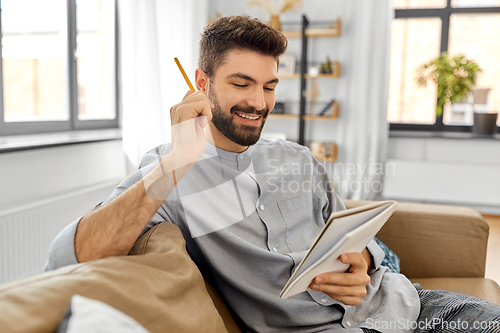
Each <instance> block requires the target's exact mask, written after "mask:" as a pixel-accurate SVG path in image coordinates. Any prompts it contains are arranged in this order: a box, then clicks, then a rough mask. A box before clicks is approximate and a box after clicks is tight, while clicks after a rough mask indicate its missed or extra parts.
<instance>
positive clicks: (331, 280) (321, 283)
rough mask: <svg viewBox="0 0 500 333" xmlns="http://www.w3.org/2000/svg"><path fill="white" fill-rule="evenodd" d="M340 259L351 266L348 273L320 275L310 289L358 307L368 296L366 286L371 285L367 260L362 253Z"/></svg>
mask: <svg viewBox="0 0 500 333" xmlns="http://www.w3.org/2000/svg"><path fill="white" fill-rule="evenodd" d="M339 259H340V261H342V262H343V263H345V264H348V265H350V267H349V270H348V272H346V273H324V274H320V275H318V276H316V277H315V278H314V280H313V282H312V283H311V284H310V286H309V287H310V288H311V289H312V290H317V291H322V292H324V293H326V294H328V295H329V296H330V297H332V298H334V299H336V300H338V301H340V302H342V303H344V304H347V305H357V304H359V302H361V299H362V298H363V297H364V296H365V295H366V293H367V291H366V286H368V285H369V284H370V277H369V276H368V274H367V263H366V260H365V259H364V258H363V256H362V255H361V254H360V253H344V254H342V255H341V256H340V258H339Z"/></svg>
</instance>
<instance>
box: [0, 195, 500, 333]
mask: <svg viewBox="0 0 500 333" xmlns="http://www.w3.org/2000/svg"><path fill="white" fill-rule="evenodd" d="M366 203H369V202H368V201H351V200H345V204H346V206H347V207H348V208H351V207H355V206H358V205H363V204H366ZM488 232H489V228H488V224H487V223H486V221H485V220H484V219H483V217H482V216H481V215H480V214H479V213H478V212H476V211H474V210H472V209H468V208H462V207H451V206H438V205H428V204H410V203H400V204H399V205H398V207H397V209H396V211H395V212H394V213H393V215H392V216H391V218H390V219H389V220H388V221H387V223H386V224H385V226H384V227H383V228H382V229H381V230H380V232H379V233H378V234H377V238H379V239H380V240H381V241H382V242H384V243H385V244H386V245H388V246H389V247H390V248H391V249H392V250H393V251H394V252H395V253H396V254H397V255H398V257H399V258H400V260H401V273H402V274H405V275H406V276H407V277H408V278H410V280H411V281H412V282H414V283H420V284H421V285H422V287H423V288H426V289H444V290H450V291H455V292H461V293H465V294H468V295H471V296H475V297H478V298H482V299H485V300H487V301H490V302H493V303H496V304H500V287H499V286H498V285H497V284H496V283H495V282H494V281H492V280H490V279H487V278H485V277H484V273H485V262H486V248H487V241H488ZM75 294H79V295H82V296H85V297H88V298H91V299H95V300H99V301H102V302H104V303H106V304H109V305H111V306H112V307H114V308H116V309H118V310H119V311H121V312H122V313H124V314H126V315H128V316H130V317H131V318H133V319H135V320H136V321H137V322H138V323H139V324H140V325H142V326H143V327H144V328H146V329H147V330H149V331H150V332H153V333H154V332H166V331H169V332H180V333H182V332H226V331H227V332H242V331H244V330H243V329H242V327H243V325H242V323H240V322H239V321H238V318H237V317H236V316H234V314H233V313H232V312H231V309H229V308H228V307H227V306H226V305H225V303H224V301H223V299H222V298H221V297H220V295H219V294H218V293H217V292H216V290H215V288H214V287H213V286H212V285H211V284H210V283H208V281H207V280H205V279H204V278H203V277H202V275H201V273H200V272H199V270H198V269H197V267H196V265H195V264H194V263H193V262H192V260H191V259H190V257H189V255H188V254H187V252H186V250H185V242H184V239H183V237H182V234H181V233H180V231H179V229H178V228H177V227H176V226H175V225H173V224H171V223H160V224H158V225H156V226H155V227H154V228H152V229H151V230H149V231H148V232H147V233H146V234H144V235H143V236H142V237H141V238H139V239H138V240H137V242H136V244H135V245H134V247H133V248H132V250H131V251H130V253H129V255H128V256H123V257H112V258H106V259H100V260H96V261H91V262H87V263H81V264H77V265H72V266H68V267H63V268H61V269H58V270H55V271H52V272H47V273H43V274H40V275H37V276H34V277H31V278H27V279H23V280H20V281H16V282H13V283H10V284H7V285H4V286H1V287H0V313H2V316H0V331H2V332H56V331H57V328H58V325H59V323H60V322H61V320H62V319H63V317H65V315H66V316H67V315H68V306H69V304H70V300H71V297H72V296H73V295H75Z"/></svg>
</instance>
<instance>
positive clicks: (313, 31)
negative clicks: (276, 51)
mask: <svg viewBox="0 0 500 333" xmlns="http://www.w3.org/2000/svg"><path fill="white" fill-rule="evenodd" d="M282 33H283V35H285V37H286V38H300V37H302V32H301V31H282ZM341 34H342V21H341V19H340V18H338V19H337V21H336V23H335V25H334V27H332V28H326V29H317V28H308V29H306V37H339V36H340V35H341Z"/></svg>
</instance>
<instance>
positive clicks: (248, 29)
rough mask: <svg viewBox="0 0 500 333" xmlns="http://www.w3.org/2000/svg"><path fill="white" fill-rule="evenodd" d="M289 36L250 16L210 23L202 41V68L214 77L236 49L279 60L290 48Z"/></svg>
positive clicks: (230, 17)
mask: <svg viewBox="0 0 500 333" xmlns="http://www.w3.org/2000/svg"><path fill="white" fill-rule="evenodd" d="M287 44H288V41H287V39H286V37H285V36H284V35H283V34H282V33H281V32H280V31H278V30H276V29H274V28H271V27H270V26H268V25H266V24H264V23H262V22H261V21H259V20H258V19H252V18H250V17H248V16H227V17H221V18H220V19H217V20H216V21H214V22H212V23H211V24H209V25H208V26H207V27H206V28H205V31H203V34H202V36H201V40H200V58H199V60H198V66H199V67H200V68H201V69H202V70H203V71H204V72H205V73H207V75H208V76H209V77H213V75H214V74H215V72H216V70H217V68H219V66H221V65H222V64H223V63H224V61H225V59H226V56H227V53H228V52H229V51H231V50H235V49H243V50H250V51H254V52H257V53H260V54H263V55H269V56H273V57H275V59H276V62H277V63H278V58H279V56H280V55H282V54H283V53H284V52H285V51H286V48H287Z"/></svg>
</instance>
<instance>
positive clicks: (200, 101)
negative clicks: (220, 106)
mask: <svg viewBox="0 0 500 333" xmlns="http://www.w3.org/2000/svg"><path fill="white" fill-rule="evenodd" d="M212 107H213V104H212V103H211V102H210V100H209V99H208V97H207V95H205V93H203V92H202V91H198V92H193V91H191V90H190V91H188V92H187V93H186V95H185V96H184V99H183V100H182V102H181V103H179V104H177V105H174V106H173V107H172V108H171V109H170V121H171V124H172V125H175V124H178V123H181V122H183V121H186V120H190V119H194V118H196V117H199V116H206V117H207V120H208V121H211V120H212ZM200 125H205V126H206V122H200Z"/></svg>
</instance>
